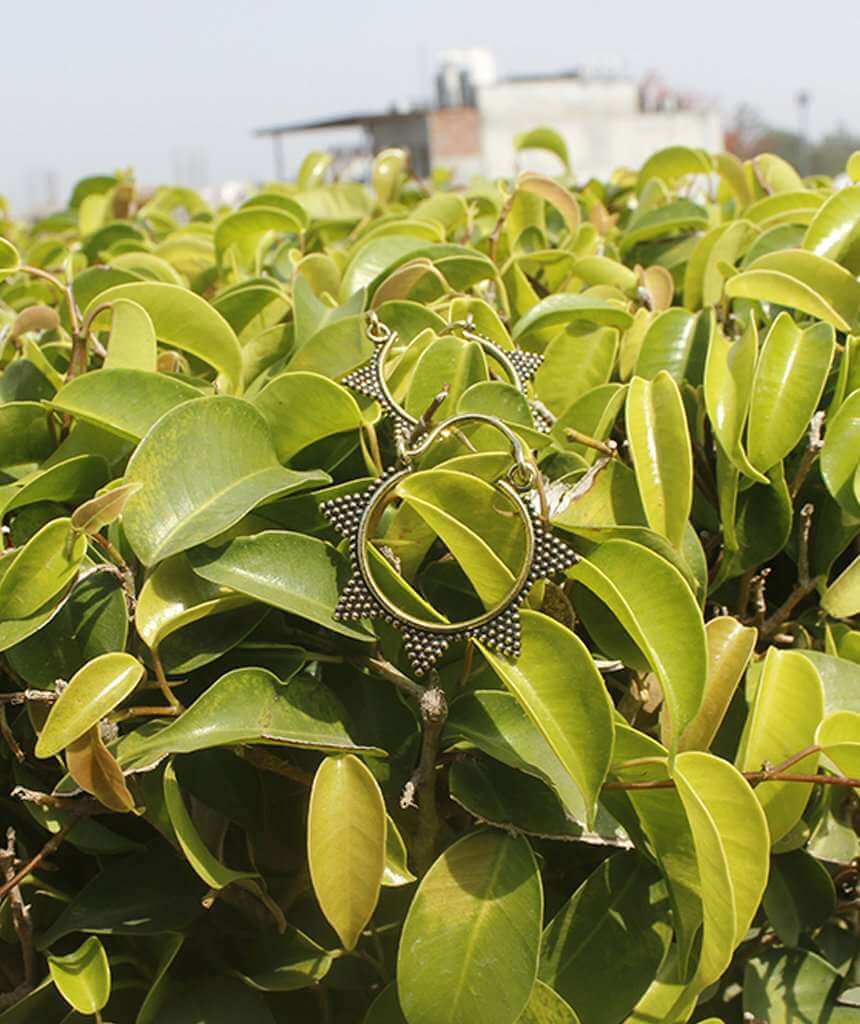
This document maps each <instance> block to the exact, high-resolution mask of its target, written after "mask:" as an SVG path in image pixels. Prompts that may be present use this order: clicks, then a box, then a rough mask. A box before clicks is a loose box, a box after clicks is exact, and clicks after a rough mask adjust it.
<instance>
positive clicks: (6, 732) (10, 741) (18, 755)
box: [0, 704, 27, 764]
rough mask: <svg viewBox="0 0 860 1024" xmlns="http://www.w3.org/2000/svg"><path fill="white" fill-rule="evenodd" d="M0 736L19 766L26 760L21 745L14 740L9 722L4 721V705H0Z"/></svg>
mask: <svg viewBox="0 0 860 1024" xmlns="http://www.w3.org/2000/svg"><path fill="white" fill-rule="evenodd" d="M0 736H2V737H3V741H4V742H5V744H6V746H7V747H8V748H9V749H10V750H11V751H12V756H13V757H14V758H15V760H16V761H17V762H18V763H19V764H20V763H21V762H22V761H24V760H25V759H26V756H27V755H26V754H25V753H24V751H23V750H22V749H21V744H20V743H19V742H18V741H17V740H16V739H15V736H14V734H13V733H12V730H11V729H10V728H9V722H8V721H7V719H6V706H5V704H0Z"/></svg>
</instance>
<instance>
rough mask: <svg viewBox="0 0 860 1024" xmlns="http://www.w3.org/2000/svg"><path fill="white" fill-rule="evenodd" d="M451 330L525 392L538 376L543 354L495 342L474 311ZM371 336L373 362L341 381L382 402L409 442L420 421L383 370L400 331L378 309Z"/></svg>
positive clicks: (539, 420) (542, 423) (538, 418)
mask: <svg viewBox="0 0 860 1024" xmlns="http://www.w3.org/2000/svg"><path fill="white" fill-rule="evenodd" d="M448 329H449V330H450V331H456V332H457V333H459V334H460V335H461V336H462V337H463V338H465V339H466V340H467V341H474V342H477V343H478V344H479V345H480V346H481V348H482V349H483V350H484V353H485V354H486V355H487V356H488V357H489V358H490V359H492V360H493V361H494V362H495V363H497V364H498V365H499V366H501V367H502V369H503V370H504V371H505V374H506V375H507V377H508V379H509V381H510V383H511V384H513V386H514V387H515V388H516V389H517V390H518V391H520V392H521V393H522V394H523V395H525V386H526V384H527V383H528V381H530V380H531V379H532V377H534V375H535V373H536V372H537V370H538V368H539V367H540V365H541V363H542V362H543V356H542V355H539V354H538V353H536V352H523V351H522V350H521V349H511V350H507V349H503V348H500V347H499V346H498V345H497V344H496V343H495V342H494V341H492V340H491V339H490V338H488V337H486V335H483V334H481V333H480V332H479V331H478V330H477V329H476V327H475V321H474V319H473V318H472V316H471V314H470V315H469V316H468V317H466V319H465V320H454V321H453V322H452V323H450V324H449V325H448ZM367 337H368V338H369V339H370V341H372V342H373V345H374V350H373V355H372V356H371V357H370V362H368V363H365V364H364V365H363V366H361V367H359V368H358V369H357V370H353V371H352V373H349V374H347V376H346V377H344V378H343V380H342V381H341V383H343V384H346V385H347V387H350V388H352V389H353V391H357V392H358V393H359V394H361V395H365V396H366V397H367V398H373V399H375V400H376V401H377V402H379V404H380V406H381V407H382V415H383V416H389V417H391V419H392V421H393V423H394V431H395V435H396V437H397V438H398V439H399V440H402V441H403V442H404V443H405V442H406V440H407V439H408V438H410V437H411V436H412V434H413V431H414V430H415V428H416V427H417V426H418V420H417V419H416V418H415V417H414V416H412V415H411V414H410V413H408V412H407V411H406V410H405V409H404V408H403V406H402V405H400V404H399V402H398V401H397V400H396V399H395V398H394V396H393V395H392V394H391V391H390V389H389V387H388V384H387V382H386V380H385V375H384V372H383V371H384V368H385V361H386V359H387V358H388V355H389V353H390V352H391V349H392V347H393V346H394V344H395V342H396V341H397V339H398V337H399V335H398V334H397V331H393V330H391V328H390V327H389V326H388V325H387V324H384V323H383V322H382V321H381V320H380V319H379V317H378V316H377V314H376V312H375V311H373V310H371V311H370V312H369V313H368V326H367ZM532 414H533V415H534V418H535V426H536V427H537V429H538V430H541V431H544V432H546V431H548V430H549V429H550V426H551V424H550V423H549V422H548V421H547V420H546V419H545V417H543V416H542V415H541V413H540V411H539V410H538V409H536V408H534V406H532Z"/></svg>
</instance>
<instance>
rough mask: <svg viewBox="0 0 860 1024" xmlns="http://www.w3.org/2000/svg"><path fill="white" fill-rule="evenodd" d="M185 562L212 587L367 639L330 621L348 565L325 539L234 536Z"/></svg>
mask: <svg viewBox="0 0 860 1024" xmlns="http://www.w3.org/2000/svg"><path fill="white" fill-rule="evenodd" d="M189 558H190V560H191V565H192V566H193V567H194V572H195V573H196V574H197V575H198V576H201V577H203V579H205V580H208V581H209V583H211V584H216V585H218V586H219V587H221V588H224V587H229V588H231V589H232V590H233V591H236V592H237V593H239V594H245V595H246V596H247V597H250V598H253V599H254V600H257V601H263V602H264V603H266V604H270V605H273V606H274V607H275V608H280V609H281V610H282V611H285V612H289V613H290V614H291V615H298V616H300V617H301V618H303V619H307V620H308V621H310V622H315V623H317V624H318V625H320V626H325V627H326V629H330V630H332V631H333V632H335V633H339V634H340V635H341V636H346V637H350V638H352V639H354V640H370V639H372V637H371V636H370V635H369V634H368V633H366V632H364V631H363V630H361V629H358V628H356V627H355V626H350V625H349V624H348V623H345V622H339V621H338V620H337V619H335V618H334V609H335V606H336V605H337V602H338V596H339V589H340V586H341V585H342V584H343V583H344V581H345V579H346V577H347V576H348V575H349V567H348V565H347V562H346V559H345V558H344V556H343V555H342V554H340V552H339V551H337V549H336V548H334V547H332V545H331V544H328V543H327V542H325V541H322V540H317V538H315V537H307V536H305V535H303V534H300V533H289V532H287V531H275V530H271V531H266V532H264V533H258V534H255V535H254V536H253V537H237V538H236V539H235V540H232V541H230V542H229V543H228V544H227V545H226V546H225V547H220V548H210V547H206V546H202V547H198V548H195V549H194V550H193V551H192V552H191V553H190V554H189ZM144 589H145V588H144ZM141 597H142V595H141Z"/></svg>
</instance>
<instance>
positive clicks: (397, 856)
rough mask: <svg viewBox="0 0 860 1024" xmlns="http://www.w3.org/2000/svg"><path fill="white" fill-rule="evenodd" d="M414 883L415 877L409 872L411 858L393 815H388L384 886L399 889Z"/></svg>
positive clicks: (386, 822)
mask: <svg viewBox="0 0 860 1024" xmlns="http://www.w3.org/2000/svg"><path fill="white" fill-rule="evenodd" d="M414 881H415V875H413V874H412V872H411V871H410V870H409V858H408V855H407V852H406V844H405V843H404V842H403V836H401V834H400V831H399V829H398V828H397V825H396V824H395V823H394V819H393V818H392V817H391V815H390V814H389V815H386V820H385V871H384V872H383V874H382V884H383V885H385V886H388V887H389V888H397V887H398V886H401V885H409V884H410V883H411V882H414Z"/></svg>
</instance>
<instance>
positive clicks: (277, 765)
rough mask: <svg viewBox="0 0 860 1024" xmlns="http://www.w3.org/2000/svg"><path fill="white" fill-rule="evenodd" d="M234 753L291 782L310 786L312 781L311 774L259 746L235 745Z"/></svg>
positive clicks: (256, 766) (255, 765)
mask: <svg viewBox="0 0 860 1024" xmlns="http://www.w3.org/2000/svg"><path fill="white" fill-rule="evenodd" d="M235 750H236V753H237V754H238V755H239V757H241V758H243V759H244V760H245V761H247V762H248V763H249V764H252V765H253V766H254V767H255V768H259V769H260V771H264V772H270V773H271V774H272V775H282V776H283V777H284V778H287V779H292V780H293V782H300V783H301V784H302V785H303V786H310V784H311V783H312V782H313V781H314V777H313V775H311V774H310V773H309V772H306V771H304V770H303V769H302V768H296V766H295V765H292V764H289V763H288V762H286V761H284V760H282V759H281V758H280V757H278V756H277V755H276V754H272V753H270V752H269V751H268V750H264V749H262V748H261V747H236V748H235Z"/></svg>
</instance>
